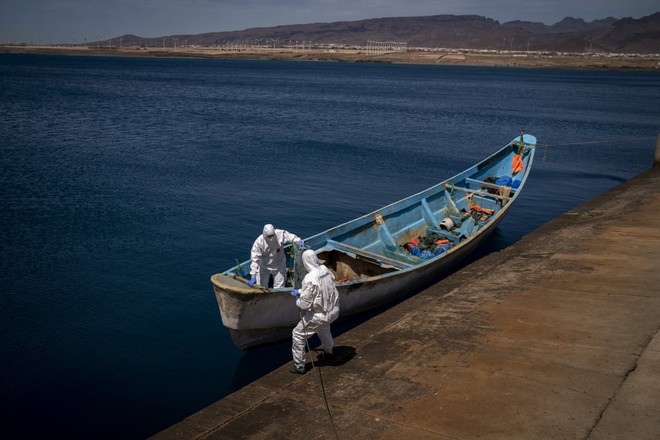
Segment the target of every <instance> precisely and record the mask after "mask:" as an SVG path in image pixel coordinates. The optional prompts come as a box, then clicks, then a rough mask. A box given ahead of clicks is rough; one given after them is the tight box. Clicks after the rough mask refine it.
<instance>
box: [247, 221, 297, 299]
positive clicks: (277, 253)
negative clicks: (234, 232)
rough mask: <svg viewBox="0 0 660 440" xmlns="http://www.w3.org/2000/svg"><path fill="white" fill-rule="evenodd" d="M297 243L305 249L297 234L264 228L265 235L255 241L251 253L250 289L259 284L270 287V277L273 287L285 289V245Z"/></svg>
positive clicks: (270, 226) (266, 226)
mask: <svg viewBox="0 0 660 440" xmlns="http://www.w3.org/2000/svg"><path fill="white" fill-rule="evenodd" d="M287 243H297V244H298V246H300V247H305V242H304V241H302V240H301V239H300V237H298V236H297V235H296V234H292V233H290V232H288V231H285V230H283V229H275V228H274V227H273V225H271V224H267V225H265V226H264V229H263V233H262V234H261V235H260V236H258V237H257V239H256V240H254V244H253V245H252V251H251V253H250V259H251V260H252V263H250V281H249V282H248V285H249V286H250V287H252V286H254V284H255V283H256V284H259V285H260V286H263V287H269V284H270V277H271V276H272V277H273V287H274V288H278V287H284V283H285V282H286V254H285V252H284V245H285V244H287Z"/></svg>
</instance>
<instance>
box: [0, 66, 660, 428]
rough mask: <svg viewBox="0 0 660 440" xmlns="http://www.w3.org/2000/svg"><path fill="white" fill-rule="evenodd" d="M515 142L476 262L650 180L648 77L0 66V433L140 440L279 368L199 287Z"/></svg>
mask: <svg viewBox="0 0 660 440" xmlns="http://www.w3.org/2000/svg"><path fill="white" fill-rule="evenodd" d="M521 130H524V131H525V132H528V133H531V134H534V135H535V136H537V138H538V141H539V144H540V147H539V149H538V152H537V158H536V162H535V164H534V169H533V171H532V173H531V176H530V179H529V181H528V185H527V186H526V187H525V190H524V192H523V193H522V194H521V196H520V197H519V199H518V200H517V202H516V205H515V206H514V207H513V208H512V209H511V212H510V213H509V214H508V217H507V218H506V219H505V221H503V222H502V223H501V225H500V227H499V228H498V230H497V232H496V234H495V235H494V237H493V238H492V239H491V240H490V241H489V242H488V244H487V245H486V246H485V247H484V249H483V250H482V252H483V253H485V252H490V251H494V250H497V249H501V248H503V247H505V246H507V245H510V244H512V243H514V242H515V241H516V240H518V239H520V238H521V237H522V236H523V235H524V234H526V233H528V232H530V231H532V230H534V229H535V228H537V227H539V226H541V225H543V224H544V223H546V222H548V221H549V220H551V219H552V218H554V217H556V216H558V215H561V214H562V213H564V212H566V211H569V210H570V209H572V208H574V207H575V206H577V205H578V204H580V203H581V202H584V201H586V200H588V199H590V198H592V197H594V196H595V195H597V194H600V193H602V192H603V191H605V190H607V189H609V188H611V187H613V186H616V185H617V184H619V183H621V182H623V181H624V180H626V179H628V178H630V177H631V176H634V175H636V174H638V173H640V172H642V171H644V170H646V169H648V168H649V167H650V166H651V164H652V160H653V151H654V146H655V136H656V135H657V134H658V132H660V74H658V73H656V72H604V71H586V70H585V71H562V70H540V69H539V70H525V69H507V68H482V67H448V66H431V65H425V66H416V65H386V64H368V63H365V64H346V63H322V62H317V63H313V62H278V61H220V60H196V59H154V58H112V57H64V56H34V55H0V191H1V192H0V194H1V197H0V224H1V229H0V238H1V246H2V250H1V252H0V277H1V278H0V282H1V283H0V286H1V289H2V290H1V292H0V295H1V296H0V301H1V307H0V332H1V333H0V334H1V338H0V353H2V356H0V378H1V382H0V386H1V389H0V399H2V400H3V402H2V403H3V405H2V407H3V413H2V419H3V423H2V424H1V427H0V432H1V433H2V436H3V437H5V438H10V437H7V435H12V436H13V437H44V436H53V435H56V436H66V437H68V438H144V437H146V436H148V435H151V434H154V433H155V432H158V431H159V430H162V429H164V428H166V427H168V426H170V425H171V424H173V423H176V422H177V421H179V420H181V419H182V418H184V417H186V416H188V415H190V414H192V413H193V412H195V411H197V410H199V409H201V408H203V407H205V406H206V405H208V404H210V403H212V402H214V401H216V400H218V399H221V398H222V397H224V396H227V395H228V394H230V393H231V392H233V391H235V390H237V389H239V388H240V387H242V386H244V385H245V384H247V383H249V382H251V381H253V380H255V379H257V378H258V377H260V376H262V375H263V374H265V373H267V372H269V371H272V370H273V369H275V368H277V367H279V366H281V365H283V364H284V363H286V362H289V360H290V351H289V350H290V348H289V344H288V343H287V342H284V343H281V344H276V345H273V346H269V347H265V348H260V349H255V350H252V351H249V352H243V351H240V350H238V349H237V348H236V347H235V346H234V345H233V344H232V342H231V340H230V338H229V334H228V332H227V330H226V329H225V328H224V327H223V326H222V323H221V320H220V313H219V311H218V306H217V304H216V301H215V297H214V294H213V290H212V288H211V284H210V281H209V277H210V276H211V275H212V274H214V273H216V272H219V271H224V270H226V269H227V268H229V267H231V266H233V265H234V264H235V263H236V261H237V260H238V261H243V260H246V259H248V258H249V250H250V247H251V245H252V242H253V240H254V239H255V238H256V236H257V235H258V234H259V233H260V232H261V229H262V227H263V225H264V224H265V223H273V224H274V225H275V226H276V227H278V228H282V229H287V230H289V231H291V232H294V233H296V234H297V235H299V236H301V237H306V236H309V235H312V234H315V233H317V232H319V231H322V230H324V229H327V228H329V227H332V226H334V225H336V224H338V223H341V222H345V221H347V220H350V219H352V218H354V217H356V216H359V215H362V214H365V213H368V212H370V211H372V210H374V209H377V208H379V207H381V206H383V205H386V204H389V203H391V202H394V201H396V200H399V199H400V198H403V197H405V196H407V195H409V194H412V193H415V192H418V191H420V190H422V189H424V188H426V187H428V186H430V185H432V184H434V183H436V182H438V181H440V180H443V179H445V178H447V177H450V176H452V175H454V174H456V173H458V172H460V171H462V170H463V169H465V168H467V167H469V166H471V165H472V164H474V163H475V162H477V161H479V160H481V159H482V158H484V157H485V156H487V155H489V154H490V153H492V152H494V151H495V150H497V149H498V148H500V147H501V146H503V145H504V144H506V143H508V142H509V141H510V140H512V139H513V138H514V137H517V136H519V134H520V131H521ZM546 146H547V147H546ZM341 331H343V328H338V329H336V332H341Z"/></svg>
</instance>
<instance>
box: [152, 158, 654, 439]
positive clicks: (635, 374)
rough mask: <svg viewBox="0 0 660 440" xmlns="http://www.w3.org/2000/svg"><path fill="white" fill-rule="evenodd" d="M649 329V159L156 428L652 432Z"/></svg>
mask: <svg viewBox="0 0 660 440" xmlns="http://www.w3.org/2000/svg"><path fill="white" fill-rule="evenodd" d="M659 329H660V167H654V168H653V169H651V170H649V171H648V172H645V173H642V174H641V175H639V176H637V177H635V178H633V179H631V180H630V181H628V182H625V183H623V184H621V185H619V186H618V187H616V188H614V189H612V190H611V191H609V192H607V193H605V194H603V195H601V196H599V197H597V198H595V199H593V200H592V201H589V202H587V203H585V204H583V205H581V206H579V207H577V208H575V209H573V210H572V211H570V212H568V213H566V214H564V215H561V216H560V217H558V218H556V219H555V220H553V221H551V222H550V223H548V224H546V225H545V226H543V227H541V228H539V229H538V230H536V231H534V232H532V233H531V234H529V235H527V236H526V237H524V238H523V239H522V240H520V241H519V242H517V243H515V244H514V245H512V246H510V247H509V248H507V249H504V250H502V251H500V252H496V253H493V254H490V255H488V256H486V257H484V258H482V259H481V260H479V261H477V262H475V263H473V264H471V265H470V266H468V267H466V268H464V269H463V270H461V271H459V272H457V273H455V274H454V275H452V276H450V277H448V278H446V279H445V280H443V281H441V282H439V283H437V284H435V285H433V286H432V287H430V288H428V289H426V290H424V291H423V292H421V293H419V294H418V295H415V296H414V297H412V298H410V299H409V300H407V301H405V302H402V303H401V304H399V305H397V306H395V307H393V308H391V309H389V310H387V311H386V312H384V313H382V314H380V315H378V316H376V317H374V318H372V319H370V320H369V321H367V322H365V323H364V324H362V325H360V326H359V327H356V328H355V329H353V330H351V331H349V332H347V333H345V334H343V335H341V336H339V337H337V338H336V341H335V342H336V345H337V347H336V354H337V355H338V360H337V361H336V362H335V363H334V364H333V365H321V366H320V368H319V367H318V366H317V367H315V368H312V369H311V370H310V371H309V372H308V373H307V374H306V375H304V376H299V375H293V374H290V373H289V372H288V371H287V369H288V367H289V365H286V366H283V367H282V368H280V369H277V370H275V371H273V372H271V373H270V374H268V375H266V376H265V377H263V378H261V379H259V380H257V381H255V382H253V383H251V384H250V385H248V386H246V387H244V388H243V389H241V390H239V391H237V392H235V393H233V394H232V395H230V396H228V397H226V398H224V399H222V400H220V401H219V402H216V403H215V404H213V405H211V406H209V407H208V408H205V409H204V410H202V411H200V412H198V413H196V414H193V415H191V416H190V417H188V418H186V419H185V420H183V421H181V422H180V423H178V424H176V425H174V426H172V427H171V428H169V429H167V430H165V431H163V432H161V433H159V434H157V435H156V436H155V437H154V438H157V439H178V438H185V439H191V438H200V439H201V438H204V439H281V438H286V439H290V440H291V439H301V440H303V439H304V440H310V439H333V438H342V439H344V438H346V439H396V440H400V439H472V438H488V439H510V438H520V439H575V438H578V439H636V440H639V439H658V438H660V335H659ZM311 359H314V360H315V359H316V355H315V354H312V355H310V360H311ZM310 365H311V364H310ZM319 370H320V371H321V374H322V383H323V388H324V389H325V394H326V397H327V402H328V406H329V411H328V409H327V408H326V405H325V400H324V398H323V393H322V387H321V382H320V380H319V379H320V377H319ZM335 432H336V434H335Z"/></svg>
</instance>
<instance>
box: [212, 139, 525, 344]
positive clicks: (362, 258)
mask: <svg viewBox="0 0 660 440" xmlns="http://www.w3.org/2000/svg"><path fill="white" fill-rule="evenodd" d="M535 146H536V138H535V137H534V136H532V135H529V134H522V133H521V135H520V136H519V137H516V138H515V139H514V140H512V141H511V142H510V143H509V144H508V145H506V146H505V147H503V148H502V149H500V150H499V151H497V152H495V153H494V154H492V155H491V156H490V157H487V158H486V159H484V160H482V161H481V162H479V163H478V164H476V165H474V166H472V167H470V168H469V169H467V170H465V171H463V172H462V173H460V174H458V175H456V176H454V177H452V178H450V179H447V180H445V181H443V182H440V183H438V184H436V185H434V186H432V187H430V188H428V189H425V190H423V191H421V192H419V193H417V194H414V195H411V196H409V197H406V198H404V199H402V200H399V201H398V202H395V203H392V204H390V205H388V206H385V207H383V208H381V209H378V210H376V211H374V212H371V213H369V214H366V215H363V216H362V217H359V218H356V219H354V220H351V221H349V222H346V223H343V224H341V225H339V226H335V227H333V228H331V229H328V230H326V231H324V232H321V233H319V234H316V235H314V236H311V237H308V238H306V239H305V243H306V245H307V247H309V248H312V249H314V250H315V252H316V253H317V255H318V257H319V259H320V260H321V261H322V262H323V263H324V264H325V265H326V266H327V267H328V268H329V269H330V270H331V271H332V272H333V274H334V275H335V279H336V280H337V281H336V285H337V289H338V291H339V296H340V315H339V317H340V319H344V318H347V317H350V316H353V315H356V314H358V313H360V312H363V311H365V310H368V309H371V308H374V307H376V306H379V305H382V304H385V303H387V302H390V301H392V300H394V299H396V298H398V297H401V296H402V295H405V294H407V293H410V292H411V291H413V290H415V289H419V288H422V287H424V286H427V285H428V284H429V283H431V282H433V281H436V280H438V279H439V277H440V276H442V275H443V274H444V273H446V272H447V271H448V270H449V269H451V268H452V267H453V266H455V265H456V264H457V263H458V262H459V261H460V260H462V259H464V258H465V257H466V256H468V255H470V253H472V252H473V251H474V250H475V249H476V248H477V247H478V246H479V245H481V244H482V243H483V241H484V240H485V239H486V238H487V237H488V236H489V235H490V234H491V233H492V232H493V230H494V229H495V228H496V226H497V225H498V224H499V223H500V221H501V220H502V218H503V217H504V215H505V214H506V213H507V212H508V210H509V208H510V207H511V206H512V204H513V202H514V201H515V200H516V198H517V197H518V196H519V195H520V192H521V190H522V189H523V187H524V186H525V182H526V181H527V177H528V175H529V172H530V170H531V166H532V161H533V159H534V152H535ZM424 248H425V249H424ZM293 250H296V251H297V249H293V248H289V251H293ZM288 254H289V255H288V256H287V265H288V266H287V267H288V269H287V271H288V272H289V275H290V276H289V281H288V284H287V285H288V287H284V288H279V289H272V288H271V289H269V288H264V287H260V286H254V287H248V285H247V281H248V279H249V278H250V276H249V267H250V261H249V260H247V261H244V262H243V263H240V264H237V265H236V266H235V267H233V268H231V269H229V270H227V271H225V272H222V273H218V274H215V275H213V276H212V277H211V283H212V285H213V290H214V291H215V295H216V299H217V301H218V306H219V307H220V314H221V316H222V323H223V324H224V325H225V327H227V328H228V329H229V332H230V334H231V337H232V339H233V341H234V343H235V344H236V346H238V347H239V348H241V349H246V348H249V347H253V346H256V345H261V344H266V343H270V342H275V341H278V340H281V339H284V338H289V337H290V335H291V329H292V328H293V327H294V326H295V325H296V323H297V322H298V320H299V318H300V316H299V312H298V309H297V307H296V306H295V302H294V300H293V299H292V298H291V296H290V293H291V290H292V289H293V288H294V286H295V287H299V283H300V280H301V279H302V275H303V274H300V273H298V272H300V269H299V267H296V264H295V261H296V255H298V254H299V252H288Z"/></svg>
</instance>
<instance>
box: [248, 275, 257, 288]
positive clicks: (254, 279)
mask: <svg viewBox="0 0 660 440" xmlns="http://www.w3.org/2000/svg"><path fill="white" fill-rule="evenodd" d="M256 282H257V279H256V278H255V277H252V278H250V281H248V286H250V287H252V286H254V283H256Z"/></svg>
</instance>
